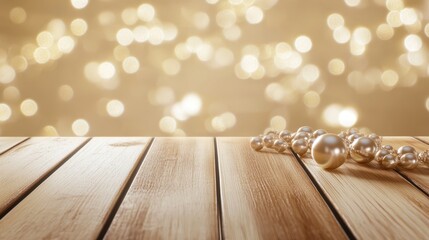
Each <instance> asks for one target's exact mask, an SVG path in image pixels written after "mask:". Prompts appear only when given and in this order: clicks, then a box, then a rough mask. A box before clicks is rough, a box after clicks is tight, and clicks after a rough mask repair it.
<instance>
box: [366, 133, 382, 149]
mask: <svg viewBox="0 0 429 240" xmlns="http://www.w3.org/2000/svg"><path fill="white" fill-rule="evenodd" d="M368 137H369V138H371V139H372V140H373V141H374V142H375V144H377V146H381V141H382V140H383V138H382V137H380V136H378V135H377V134H375V133H371V134H369V135H368Z"/></svg>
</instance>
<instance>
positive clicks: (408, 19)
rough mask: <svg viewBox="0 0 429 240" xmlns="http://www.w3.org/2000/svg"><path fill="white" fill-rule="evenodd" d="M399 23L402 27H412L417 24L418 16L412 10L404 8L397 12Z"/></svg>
mask: <svg viewBox="0 0 429 240" xmlns="http://www.w3.org/2000/svg"><path fill="white" fill-rule="evenodd" d="M399 16H400V19H401V22H402V23H403V24H404V25H412V24H414V23H416V22H417V20H418V16H417V13H416V10H414V9H413V8H404V9H402V10H401V11H400V12H399Z"/></svg>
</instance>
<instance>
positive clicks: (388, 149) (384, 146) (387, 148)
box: [381, 145, 395, 153]
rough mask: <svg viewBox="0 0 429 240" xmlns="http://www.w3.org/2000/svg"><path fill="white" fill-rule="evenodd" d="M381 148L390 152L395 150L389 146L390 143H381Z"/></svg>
mask: <svg viewBox="0 0 429 240" xmlns="http://www.w3.org/2000/svg"><path fill="white" fill-rule="evenodd" d="M381 149H386V150H387V151H389V152H390V153H393V152H395V149H394V148H393V147H392V146H391V145H383V146H382V147H381Z"/></svg>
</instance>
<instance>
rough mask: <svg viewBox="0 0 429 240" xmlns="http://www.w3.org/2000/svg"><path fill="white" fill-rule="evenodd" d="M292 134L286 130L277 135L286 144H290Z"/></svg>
mask: <svg viewBox="0 0 429 240" xmlns="http://www.w3.org/2000/svg"><path fill="white" fill-rule="evenodd" d="M292 134H293V133H292V132H291V131H288V130H283V131H281V132H280V133H279V138H281V139H283V140H284V141H285V142H287V143H288V144H291V142H292Z"/></svg>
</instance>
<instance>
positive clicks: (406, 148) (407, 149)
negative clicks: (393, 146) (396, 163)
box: [397, 146, 417, 157]
mask: <svg viewBox="0 0 429 240" xmlns="http://www.w3.org/2000/svg"><path fill="white" fill-rule="evenodd" d="M397 152H398V156H399V157H401V156H402V155H404V154H407V153H412V154H414V155H417V151H416V149H414V148H413V147H411V146H402V147H400V148H398V151H397Z"/></svg>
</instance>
